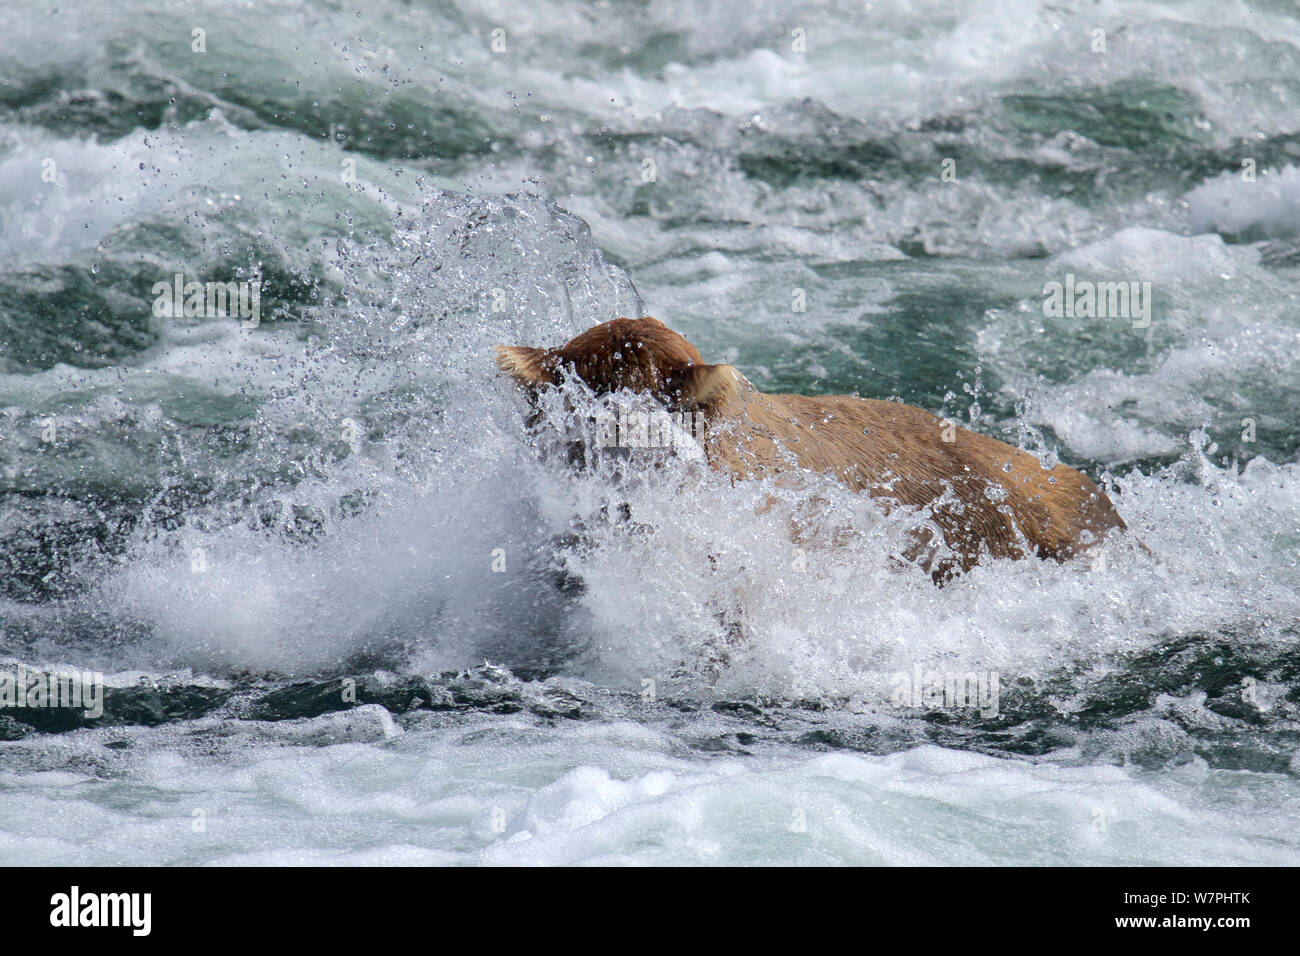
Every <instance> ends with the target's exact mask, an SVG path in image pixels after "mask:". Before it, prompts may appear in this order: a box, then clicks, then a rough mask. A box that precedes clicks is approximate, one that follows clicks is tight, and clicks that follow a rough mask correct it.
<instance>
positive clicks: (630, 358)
mask: <svg viewBox="0 0 1300 956" xmlns="http://www.w3.org/2000/svg"><path fill="white" fill-rule="evenodd" d="M496 355H497V364H498V365H499V366H500V367H501V369H502V370H503V371H505V372H508V373H509V374H510V375H511V376H513V377H514V378H515V379H516V380H517V381H518V382H519V383H521V384H522V385H524V386H526V387H527V388H529V389H538V388H541V387H544V386H547V385H560V384H562V383H564V382H565V381H566V380H569V379H570V378H574V377H576V378H577V379H579V380H581V381H582V382H583V383H585V384H586V385H587V386H588V387H589V388H590V389H591V390H592V391H593V392H595V393H596V394H597V395H603V394H609V393H612V392H617V391H619V390H621V389H630V390H632V391H634V392H639V393H649V394H651V395H652V396H653V397H654V398H655V399H656V400H657V401H658V402H659V403H660V404H662V405H663V406H664V407H665V408H666V409H668V410H670V411H674V412H685V413H692V414H694V415H697V416H702V417H703V420H704V423H705V427H704V429H703V434H704V438H703V442H702V444H703V446H704V452H705V455H706V456H707V458H708V461H709V464H710V465H711V466H712V467H713V468H716V469H718V470H719V471H722V472H725V473H728V474H730V475H731V476H733V478H735V479H746V478H762V477H765V476H769V475H774V474H778V473H783V472H791V471H793V470H795V469H808V470H810V471H814V472H821V473H829V474H831V475H833V476H834V477H835V478H837V479H838V480H839V481H841V482H842V483H843V484H845V485H847V486H848V487H850V488H852V489H854V490H857V491H865V492H866V493H867V494H868V495H871V496H872V497H873V498H875V499H877V500H879V501H880V503H881V504H882V506H883V507H885V508H886V509H887V510H888V509H889V508H892V507H899V506H902V507H908V508H912V509H917V510H921V509H925V510H926V511H927V513H928V514H929V515H930V516H931V517H932V518H933V521H934V524H935V525H937V526H938V528H939V529H940V531H941V533H942V538H943V541H942V544H941V543H940V542H939V541H937V540H935V536H934V534H933V532H931V531H927V530H924V529H923V528H922V529H918V531H917V532H914V541H915V544H914V546H913V547H912V548H910V549H909V550H908V552H907V553H906V554H905V556H906V557H907V558H908V559H910V560H912V561H916V562H918V563H920V564H922V565H923V566H924V567H926V568H927V569H928V570H929V571H930V572H931V573H932V575H933V576H934V579H935V581H936V582H938V583H943V582H944V581H946V580H947V579H948V578H949V577H950V576H952V575H953V574H954V573H956V572H957V571H958V570H961V571H969V570H970V569H971V568H972V567H974V566H975V565H976V564H977V563H978V562H979V560H980V558H981V557H982V556H988V557H995V558H1000V557H1009V558H1022V557H1024V556H1025V555H1026V553H1027V552H1029V551H1032V552H1033V553H1035V554H1037V555H1038V556H1039V557H1042V558H1054V559H1056V560H1057V561H1064V560H1066V559H1067V558H1069V557H1071V556H1073V555H1075V554H1077V553H1079V552H1080V551H1082V550H1084V549H1085V548H1087V547H1088V546H1090V545H1092V544H1095V543H1097V542H1099V541H1101V540H1102V538H1103V537H1104V536H1105V535H1106V534H1107V533H1108V532H1110V531H1112V530H1123V529H1124V527H1125V525H1124V522H1123V521H1122V520H1121V519H1120V517H1119V515H1118V514H1116V512H1115V508H1114V506H1113V505H1112V504H1111V502H1110V499H1109V498H1107V497H1106V494H1105V493H1104V492H1103V491H1102V490H1101V489H1100V488H1099V487H1097V485H1096V484H1095V483H1094V482H1093V481H1092V480H1090V479H1089V478H1088V477H1087V476H1085V475H1083V474H1081V473H1079V472H1078V471H1075V470H1074V469H1073V468H1069V467H1067V466H1065V465H1057V466H1056V467H1055V468H1050V469H1049V468H1047V467H1045V466H1044V465H1043V464H1042V463H1041V462H1039V460H1038V459H1037V458H1035V457H1034V456H1033V455H1031V454H1030V453H1029V452H1026V451H1021V450H1020V449H1018V448H1013V447H1012V446H1010V445H1007V444H1005V443H1004V442H1000V441H998V440H996V439H994V438H989V437H988V436H986V435H981V434H979V433H978V432H973V431H969V430H967V429H964V428H959V427H957V426H956V425H955V424H953V423H952V422H950V421H947V420H945V419H941V418H938V417H936V416H935V415H932V414H930V413H929V412H926V411H923V410H921V409H919V408H913V407H911V406H910V405H903V404H900V403H897V402H887V401H877V400H874V399H865V398H855V397H852V396H847V395H833V396H823V397H812V396H806V395H774V394H767V393H764V392H760V391H759V390H758V389H757V388H755V387H754V385H753V384H752V383H750V382H749V380H748V379H746V378H745V377H744V376H743V375H741V374H740V372H739V371H737V370H736V369H735V368H733V367H732V366H730V365H707V364H705V363H704V360H703V358H702V357H701V355H700V353H699V350H698V349H696V348H695V346H694V345H692V344H691V343H690V342H688V341H686V339H684V338H683V337H682V336H680V335H678V334H677V333H676V332H674V331H672V330H671V329H669V328H668V327H667V326H665V325H664V324H663V323H662V322H660V321H658V320H657V319H652V318H643V319H614V320H612V321H610V322H605V323H602V324H601V325H598V326H596V327H595V328H592V329H588V330H587V331H586V332H583V333H582V334H581V335H579V336H578V337H577V338H575V339H573V340H572V341H570V342H568V343H567V344H565V345H562V346H560V347H559V348H553V349H542V348H528V347H520V346H496Z"/></svg>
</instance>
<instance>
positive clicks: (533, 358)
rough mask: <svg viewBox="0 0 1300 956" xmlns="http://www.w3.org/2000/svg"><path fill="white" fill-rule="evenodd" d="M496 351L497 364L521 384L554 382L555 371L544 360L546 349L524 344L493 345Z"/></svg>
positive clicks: (536, 384)
mask: <svg viewBox="0 0 1300 956" xmlns="http://www.w3.org/2000/svg"><path fill="white" fill-rule="evenodd" d="M492 350H493V351H494V352H496V353H497V366H498V367H499V368H500V369H501V371H503V372H507V373H509V375H510V376H511V377H512V378H513V379H514V380H515V381H517V382H519V383H520V384H521V385H531V386H533V387H537V386H539V385H554V384H556V378H555V372H554V370H553V369H551V368H549V367H548V365H549V364H550V363H548V362H546V349H534V348H529V347H528V346H526V345H494V346H492Z"/></svg>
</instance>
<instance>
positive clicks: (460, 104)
mask: <svg viewBox="0 0 1300 956" xmlns="http://www.w3.org/2000/svg"><path fill="white" fill-rule="evenodd" d="M4 25H5V28H4V30H3V31H0V582H2V583H0V664H2V665H3V668H0V669H2V670H4V671H6V672H12V673H14V674H18V673H26V674H30V673H35V674H38V675H39V674H60V673H66V672H70V671H76V672H77V673H98V674H102V675H103V680H104V683H105V685H106V686H105V689H104V694H103V701H102V703H103V713H102V715H99V716H90V715H87V714H84V713H82V712H81V711H80V710H76V709H70V708H48V707H46V708H42V707H39V706H27V707H17V706H6V707H4V708H0V862H2V863H96V864H99V863H178V864H195V863H443V862H447V863H546V864H554V863H680V862H688V863H690V862H698V863H727V864H741V863H782V862H789V863H900V864H951V863H976V864H978V863H1169V864H1172V863H1261V864H1281V863H1287V864H1296V863H1297V862H1300V830H1298V828H1297V826H1296V822H1297V819H1298V818H1300V721H1298V718H1300V651H1298V650H1297V641H1300V562H1298V560H1297V558H1298V556H1300V550H1298V549H1300V465H1298V463H1297V453H1298V451H1300V360H1298V356H1300V8H1298V7H1297V6H1296V4H1294V3H1290V2H1260V3H1252V4H1246V3H1241V2H1237V0H1205V2H1173V0H1165V2H1143V3H1137V2H1133V3H1118V2H1101V3H1088V4H1082V3H1080V4H1070V3H1064V4H1063V3H1056V2H1046V0H997V2H992V0H991V2H973V3H968V4H965V3H953V2H951V0H943V2H927V0H914V2H910V3H893V2H876V3H856V4H850V3H829V2H827V3H806V2H780V3H773V2H763V0H754V2H750V3H716V2H690V0H678V2H656V0H647V2H636V3H633V2H608V0H599V2H596V3H591V4H589V3H580V2H576V0H539V2H535V3H528V4H512V3H506V2H492V0H461V2H450V0H449V2H435V0H368V2H366V3H359V2H342V0H259V2H256V3H254V2H247V3H245V2H234V0H194V2H180V0H175V2H172V0H119V2H112V3H109V2H91V0H72V2H61V3H57V4H55V3H51V2H44V0H6V4H5V10H4ZM177 274H180V275H181V276H182V277H183V280H184V281H199V282H208V281H212V282H223V283H225V282H236V283H238V282H250V283H260V286H259V288H260V302H259V309H260V311H259V313H258V316H257V318H258V321H257V322H256V323H254V322H252V321H251V320H250V321H241V320H240V318H239V317H228V316H217V315H188V316H187V315H185V314H184V310H183V309H182V310H181V314H165V310H162V312H163V314H160V310H159V309H158V308H155V304H156V302H155V300H156V299H157V298H158V297H159V293H158V291H157V289H156V286H157V284H158V283H160V282H163V283H170V282H172V281H173V277H174V276H175V275H177ZM1067 281H1069V282H1070V283H1072V284H1073V283H1076V282H1085V283H1086V282H1091V283H1124V284H1125V288H1126V289H1127V288H1130V286H1129V284H1130V283H1136V286H1134V287H1132V288H1134V289H1137V290H1145V291H1146V296H1145V298H1144V300H1143V301H1144V306H1143V309H1144V310H1145V314H1137V312H1136V310H1134V312H1135V314H1133V315H1126V314H1121V315H1115V314H1109V315H1101V316H1099V317H1094V316H1092V315H1088V314H1082V313H1080V312H1076V313H1075V314H1055V313H1054V312H1053V310H1052V309H1050V308H1047V307H1046V306H1045V293H1044V290H1045V287H1048V286H1050V284H1051V283H1066V282H1067ZM1130 305H1133V306H1136V299H1135V300H1134V302H1132V303H1130ZM1070 311H1074V310H1070ZM1103 311H1104V310H1103ZM645 314H649V315H655V316H657V317H659V318H660V319H662V320H664V321H665V322H667V323H668V324H669V325H670V326H671V327H673V328H675V329H676V330H678V331H680V332H682V333H683V334H684V335H686V336H687V337H688V338H689V339H691V340H692V341H693V342H695V343H696V344H697V345H698V346H699V347H700V349H701V351H702V352H703V354H704V356H705V358H706V359H707V360H709V361H728V362H732V363H734V364H735V365H737V366H738V367H739V368H740V369H741V370H742V371H743V372H744V373H745V374H746V375H747V376H749V377H750V378H751V379H752V380H753V381H754V382H755V383H756V384H757V385H758V386H759V387H760V388H763V389H765V390H768V391H796V392H803V393H806V394H840V393H848V392H857V393H858V394H861V395H863V396H869V397H876V398H889V397H893V398H897V399H900V400H902V401H905V402H908V403H910V404H913V405H918V406H921V407H923V408H927V409H929V410H931V411H935V412H938V413H942V414H944V415H947V416H950V417H951V418H952V419H954V420H958V421H960V422H962V423H963V424H965V425H968V426H969V427H973V428H976V429H978V430H980V431H983V432H985V433H987V434H991V435H994V436H996V437H999V438H1002V439H1003V440H1006V441H1010V442H1012V443H1015V444H1019V445H1021V446H1023V447H1026V448H1029V449H1031V450H1033V451H1035V452H1037V453H1039V454H1041V455H1042V456H1044V457H1045V458H1046V459H1048V460H1057V459H1059V460H1061V461H1065V462H1067V463H1069V464H1071V465H1074V466H1075V467H1078V468H1081V469H1082V470H1084V471H1086V472H1087V473H1089V474H1090V475H1092V476H1093V477H1094V478H1096V479H1097V480H1099V481H1101V482H1103V483H1104V484H1105V486H1106V487H1107V488H1108V489H1109V490H1110V492H1111V496H1112V498H1113V500H1114V501H1115V503H1116V505H1117V507H1118V509H1119V511H1120V513H1121V514H1122V515H1123V516H1124V518H1125V520H1126V521H1127V523H1128V525H1129V527H1130V529H1131V531H1132V534H1131V535H1130V536H1129V537H1128V538H1127V539H1125V540H1124V541H1120V542H1118V543H1116V544H1115V545H1113V546H1110V547H1108V548H1107V549H1106V550H1105V551H1104V552H1101V553H1099V554H1097V555H1094V556H1093V557H1091V558H1089V559H1084V560H1080V561H1076V562H1072V563H1069V564H1065V565H1057V564H1055V563H1042V562H1037V561H1031V562H1010V561H1005V562H993V563H990V564H987V565H985V566H983V567H980V568H978V569H976V570H975V571H974V572H973V573H971V574H969V575H967V576H965V577H963V578H961V579H959V580H958V581H956V582H954V583H953V584H952V585H950V586H948V587H945V588H942V589H939V588H936V587H934V585H933V584H932V583H931V582H930V580H929V578H928V577H927V576H926V575H925V574H924V573H922V572H921V571H919V570H917V569H899V568H898V567H897V566H896V565H895V563H894V562H893V561H891V558H890V556H891V549H892V544H891V529H890V527H889V522H888V521H887V520H886V519H884V518H883V517H881V516H880V515H878V514H876V513H875V512H874V511H873V510H872V509H871V508H870V507H864V506H863V504H862V502H861V501H860V500H858V499H856V498H855V497H854V496H853V495H851V494H849V493H847V492H844V491H843V490H841V489H839V488H838V487H836V486H831V485H827V486H826V487H824V488H819V489H818V496H817V501H816V502H815V503H814V504H812V505H809V504H808V503H806V502H804V503H800V502H796V501H792V500H789V499H788V496H787V497H786V498H785V499H783V501H782V504H781V505H780V506H779V507H777V508H775V509H770V510H765V509H762V508H759V507H757V505H758V504H759V503H760V502H762V501H763V500H764V499H766V497H767V496H768V494H769V493H777V494H780V490H779V489H771V488H766V487H762V486H751V485H752V483H740V484H737V485H734V486H733V485H732V484H730V483H729V482H727V481H724V480H722V479H720V478H719V477H717V476H715V475H710V474H708V473H707V472H705V471H703V470H702V469H701V468H700V467H699V463H698V461H696V460H693V459H692V458H691V456H690V455H682V456H675V457H669V458H667V459H665V460H663V461H660V462H659V466H658V467H656V468H653V469H648V470H642V471H640V472H635V471H632V472H628V471H626V470H625V471H622V472H619V473H618V474H611V473H609V472H607V471H604V472H602V471H601V470H595V471H589V472H576V473H575V472H574V471H573V470H571V469H569V468H567V467H564V466H563V465H560V464H557V463H556V461H555V457H554V456H548V455H547V454H545V453H544V449H541V450H539V447H538V443H537V441H536V440H535V438H534V437H533V436H530V435H529V433H528V432H527V431H526V428H525V424H524V418H525V414H524V412H525V409H524V407H523V405H522V402H521V399H520V397H519V396H518V395H517V394H515V391H514V390H513V389H512V388H511V387H509V386H508V385H507V384H505V383H503V382H502V381H500V377H499V375H498V373H497V371H496V369H495V366H494V364H493V362H492V353H491V348H490V347H491V346H492V345H493V344H497V343H507V344H524V345H553V344H558V343H560V342H562V341H564V340H566V339H567V338H569V337H571V336H572V335H574V334H576V333H577V332H579V331H581V330H583V329H585V328H587V327H589V326H591V325H594V324H596V323H598V322H601V321H605V320H607V319H609V318H612V317H614V316H618V315H645ZM619 513H622V514H625V515H628V516H630V517H631V519H632V520H630V521H628V520H618V519H617V518H611V515H616V514H619ZM792 516H796V517H798V519H799V520H800V521H802V522H803V523H804V525H805V527H806V528H807V529H810V530H809V531H808V533H809V535H810V536H811V538H810V541H811V543H810V544H809V545H808V547H807V548H806V549H805V550H801V551H799V552H798V553H792V548H791V541H790V537H789V535H788V525H789V521H790V520H791V518H792ZM575 530H576V531H578V533H575ZM1135 539H1136V540H1140V541H1141V542H1142V543H1143V544H1144V545H1145V546H1146V549H1148V550H1142V549H1140V548H1137V547H1134V546H1133V544H1132V541H1133V540H1135ZM738 625H739V626H738ZM968 676H969V677H973V678H975V680H974V681H973V682H972V686H973V687H974V686H978V688H979V690H980V692H981V693H982V694H983V697H982V698H979V699H977V700H975V701H971V700H963V699H959V698H960V695H959V694H953V695H951V697H946V696H945V695H944V693H941V692H939V691H934V692H933V693H932V692H931V691H932V690H933V687H936V686H941V685H943V684H953V679H954V677H955V678H956V679H957V680H958V681H959V682H962V681H965V679H966V678H967V677H968ZM933 680H938V681H939V682H940V684H933ZM953 686H954V687H958V686H959V684H953ZM976 696H977V697H978V695H976ZM981 703H982V705H981Z"/></svg>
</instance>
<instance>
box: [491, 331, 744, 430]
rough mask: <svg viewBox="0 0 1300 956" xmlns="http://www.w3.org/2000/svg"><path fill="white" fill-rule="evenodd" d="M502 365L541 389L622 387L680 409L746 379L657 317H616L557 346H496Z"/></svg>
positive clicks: (719, 396)
mask: <svg viewBox="0 0 1300 956" xmlns="http://www.w3.org/2000/svg"><path fill="white" fill-rule="evenodd" d="M495 350H496V357H497V365H498V366H500V368H501V370H502V371H504V372H506V373H508V374H509V375H510V376H511V377H512V378H514V379H515V381H517V382H518V383H519V384H520V385H522V386H524V387H525V388H528V389H539V388H542V387H544V386H548V385H561V384H564V383H565V382H569V381H571V380H573V379H577V380H578V381H581V382H582V383H583V384H585V385H586V386H587V387H588V388H590V389H591V390H592V391H593V392H594V393H595V394H596V395H608V394H611V393H613V392H617V391H620V390H622V389H628V390H631V391H633V392H637V393H639V394H647V395H651V396H653V397H654V398H655V399H656V400H657V401H658V402H660V403H661V404H663V405H665V406H667V407H669V408H672V409H675V410H682V411H686V410H690V411H694V410H696V409H709V408H712V407H715V406H717V405H719V404H721V402H722V401H723V400H725V399H726V398H727V397H729V396H730V395H731V394H733V393H734V392H735V391H736V389H737V388H738V387H739V384H740V383H741V382H743V381H744V379H743V378H742V377H741V375H740V373H739V372H737V371H736V369H734V368H733V367H732V366H730V365H725V364H722V365H707V364H705V363H704V360H703V358H702V357H701V356H700V351H699V349H697V348H696V347H695V346H694V345H692V344H691V343H690V342H688V341H686V339H684V338H682V336H680V335H678V334H677V333H676V332H674V331H673V330H672V329H670V328H668V326H666V325H664V324H663V323H662V322H660V321H659V320H658V319H652V318H649V317H646V318H642V319H612V320H610V321H609V322H603V323H601V324H600V325H597V326H595V327H594V328H590V329H588V330H587V331H586V332H583V333H582V334H581V335H579V336H577V337H576V338H574V339H572V340H570V341H569V342H566V343H565V344H564V345H561V346H559V347H558V348H551V349H543V348H531V347H529V346H518V345H498V346H495Z"/></svg>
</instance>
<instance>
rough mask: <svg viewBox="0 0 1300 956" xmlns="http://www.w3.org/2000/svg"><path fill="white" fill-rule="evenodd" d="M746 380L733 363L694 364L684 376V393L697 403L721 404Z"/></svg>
mask: <svg viewBox="0 0 1300 956" xmlns="http://www.w3.org/2000/svg"><path fill="white" fill-rule="evenodd" d="M744 380H745V378H744V376H743V375H741V374H740V372H738V371H737V370H736V368H735V367H734V366H731V365H726V364H722V365H692V366H691V367H690V368H688V369H687V370H686V372H685V375H684V377H683V382H682V394H683V396H684V397H685V398H688V399H690V400H691V401H693V402H694V403H695V404H696V405H721V404H722V403H723V402H725V401H726V400H727V399H728V398H730V397H731V396H732V395H734V394H736V392H737V391H738V390H739V388H740V383H741V382H743V381H744Z"/></svg>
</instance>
